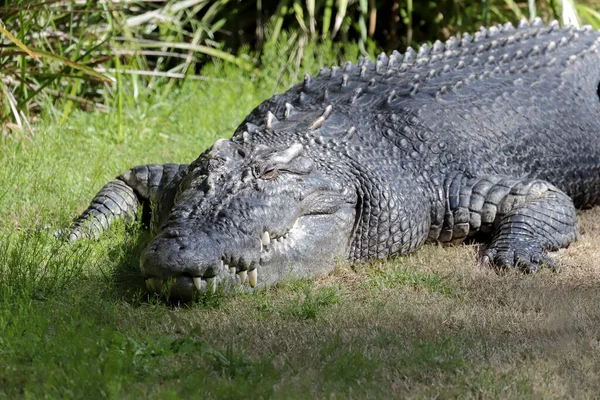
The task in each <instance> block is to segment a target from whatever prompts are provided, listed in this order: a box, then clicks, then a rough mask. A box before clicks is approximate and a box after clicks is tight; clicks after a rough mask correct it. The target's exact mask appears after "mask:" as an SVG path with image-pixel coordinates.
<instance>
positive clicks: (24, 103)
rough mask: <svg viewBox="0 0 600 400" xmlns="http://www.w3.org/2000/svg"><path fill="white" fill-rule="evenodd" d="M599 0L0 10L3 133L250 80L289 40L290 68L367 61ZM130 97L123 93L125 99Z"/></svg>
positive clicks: (60, 5) (205, 1) (158, 0)
mask: <svg viewBox="0 0 600 400" xmlns="http://www.w3.org/2000/svg"><path fill="white" fill-rule="evenodd" d="M598 8H599V6H598V4H597V2H595V1H594V0H581V1H578V2H575V1H574V0H544V1H533V0H528V1H520V2H518V1H515V0H481V1H473V2H467V1H455V0H440V1H421V2H416V1H413V0H402V1H400V0H304V1H303V0H258V1H250V0H245V1H236V2H234V1H230V0H152V1H150V0H137V1H136V0H127V1H116V0H103V1H77V0H47V1H41V0H20V1H16V2H15V1H9V0H5V1H4V5H3V6H2V7H1V8H0V22H1V23H0V40H1V42H0V45H1V46H2V52H1V53H0V65H1V66H0V123H4V124H2V126H3V134H4V135H11V136H16V135H21V134H23V132H29V134H33V131H32V128H31V122H30V121H31V119H32V118H35V116H36V115H38V114H39V113H40V112H41V111H45V112H46V113H48V114H51V115H53V116H54V117H55V118H58V120H59V121H61V122H62V123H65V121H66V120H67V119H68V118H69V116H70V114H71V112H72V110H73V109H74V108H76V107H79V108H83V109H86V110H99V111H107V110H109V109H111V108H116V109H117V112H118V114H117V115H120V113H119V110H122V108H123V101H125V99H127V101H136V100H137V99H138V97H139V94H140V92H141V91H142V90H143V89H144V88H153V89H156V88H160V91H161V92H163V94H164V93H165V92H168V91H169V90H171V89H172V88H173V87H174V85H175V84H176V82H177V81H178V80H181V79H202V77H201V76H198V73H199V71H200V67H201V66H202V65H203V64H205V63H206V62H209V60H220V61H221V62H227V63H232V64H235V65H237V66H238V67H240V68H243V69H246V70H251V69H252V68H254V67H255V66H260V65H259V63H260V61H259V60H260V57H257V55H258V54H259V53H260V52H262V50H263V49H264V47H265V45H274V44H275V43H279V42H281V40H280V39H281V35H282V34H283V33H284V32H287V33H288V35H287V36H286V41H287V45H286V49H285V51H286V52H288V53H289V55H290V56H289V58H290V60H293V61H294V62H293V65H295V66H296V67H297V66H299V65H300V60H301V59H302V58H303V56H304V51H305V49H306V46H307V44H308V43H310V42H312V41H316V40H330V39H333V40H336V41H342V42H345V41H353V42H357V43H358V46H359V49H360V51H361V53H363V55H369V54H373V53H375V52H378V51H381V50H387V51H390V50H392V49H396V48H403V47H405V46H408V45H414V44H415V43H421V42H427V41H433V40H435V39H445V38H447V37H449V36H450V35H453V34H456V33H460V32H465V31H473V30H475V29H477V28H478V27H479V26H480V25H490V24H494V23H501V22H506V21H509V20H510V21H515V20H517V19H520V18H523V17H525V18H530V19H533V18H534V17H537V16H540V17H542V19H544V20H550V19H559V20H561V21H564V22H568V23H574V24H580V23H581V24H583V23H586V24H592V25H593V26H594V27H596V28H598V27H600V12H599V10H598ZM123 91H126V94H124V93H123Z"/></svg>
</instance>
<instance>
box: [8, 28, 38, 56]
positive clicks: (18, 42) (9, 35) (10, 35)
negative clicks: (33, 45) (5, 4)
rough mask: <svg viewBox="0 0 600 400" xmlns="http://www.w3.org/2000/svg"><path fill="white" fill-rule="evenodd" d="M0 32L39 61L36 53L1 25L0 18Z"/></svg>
mask: <svg viewBox="0 0 600 400" xmlns="http://www.w3.org/2000/svg"><path fill="white" fill-rule="evenodd" d="M0 33H2V34H3V35H4V36H6V37H7V38H8V39H9V40H10V41H11V42H13V43H14V44H15V45H17V47H19V48H20V49H21V50H23V51H24V52H25V53H27V54H28V55H29V56H30V57H32V58H34V59H35V60H37V61H40V58H39V56H38V55H37V54H35V53H34V52H33V51H31V50H29V48H28V47H27V46H25V45H24V44H23V42H21V41H20V40H19V39H17V38H16V37H14V36H13V35H12V33H10V32H9V31H7V30H6V28H4V27H3V26H2V20H0Z"/></svg>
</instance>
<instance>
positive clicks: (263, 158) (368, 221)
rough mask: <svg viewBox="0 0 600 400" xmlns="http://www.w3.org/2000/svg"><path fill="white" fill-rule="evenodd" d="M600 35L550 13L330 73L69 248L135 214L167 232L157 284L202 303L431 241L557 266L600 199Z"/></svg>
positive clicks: (111, 201)
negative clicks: (585, 213)
mask: <svg viewBox="0 0 600 400" xmlns="http://www.w3.org/2000/svg"><path fill="white" fill-rule="evenodd" d="M599 46H600V34H599V33H598V32H597V31H594V30H593V29H591V28H590V27H583V28H575V27H572V26H566V27H561V26H560V25H559V23H558V22H556V21H554V22H550V23H549V24H543V23H542V22H541V20H539V19H536V20H534V21H533V22H531V23H528V22H527V21H526V20H522V21H521V22H520V23H519V24H518V26H517V27H514V26H513V25H511V24H510V23H507V24H503V25H497V26H492V27H489V28H487V29H486V28H481V29H480V30H479V31H478V32H476V33H475V34H473V35H469V34H463V35H457V36H453V37H450V38H449V39H448V40H447V41H445V42H444V43H442V42H441V41H436V42H435V43H433V44H432V45H423V46H422V47H420V48H419V49H418V51H415V50H413V49H412V48H410V47H409V48H407V49H406V51H405V52H404V53H403V54H401V53H399V52H397V51H394V52H393V53H391V54H389V55H386V54H385V53H382V54H380V55H379V56H377V57H376V59H375V60H371V59H369V58H364V59H361V60H359V61H358V62H357V63H351V62H346V63H345V64H343V65H340V66H334V67H331V68H326V67H324V68H322V69H321V70H320V71H319V72H318V74H315V75H314V76H311V75H309V74H307V75H305V76H304V80H303V81H302V82H299V83H298V84H297V85H295V86H293V87H292V88H291V89H289V90H288V91H286V92H285V93H282V94H277V95H275V96H273V97H272V98H270V99H268V100H266V101H264V102H263V103H262V104H260V105H258V106H257V107H256V108H255V109H254V110H253V111H252V112H251V113H250V114H249V115H248V116H247V117H246V118H245V120H244V121H243V122H242V123H241V124H240V125H239V127H238V128H237V129H236V130H235V133H234V134H233V136H232V138H231V139H219V140H217V141H216V142H215V143H214V145H213V146H211V147H210V148H208V149H207V150H205V151H204V152H203V153H201V154H200V156H199V157H198V158H197V159H196V160H195V161H193V162H192V163H191V164H166V165H144V166H137V167H134V168H132V169H130V170H128V171H126V172H124V173H122V174H121V175H119V176H118V177H117V178H116V179H115V180H113V181H111V182H109V183H108V184H106V185H105V186H104V187H103V188H102V189H101V190H100V192H99V193H98V194H97V195H96V197H95V198H94V200H93V201H92V203H91V205H90V206H89V208H88V209H87V210H85V211H84V212H83V214H82V215H81V216H80V217H79V218H78V219H77V220H76V221H75V223H74V225H73V226H72V230H71V231H70V236H69V240H71V241H76V240H79V239H81V238H84V237H88V238H94V237H98V236H99V235H100V233H101V232H102V231H104V230H106V229H107V228H108V227H109V225H110V224H111V223H112V222H113V221H115V220H117V219H122V218H130V219H131V218H134V217H135V216H136V215H137V213H140V212H141V213H142V214H143V215H144V217H143V218H142V219H143V220H144V221H146V223H147V224H148V226H149V228H150V230H151V231H152V232H153V233H154V234H155V236H154V238H153V240H152V241H151V242H150V244H149V245H148V247H147V248H146V249H145V250H144V251H143V253H142V255H141V259H140V269H141V273H142V275H143V276H144V278H145V279H146V285H147V287H148V289H149V291H151V292H152V291H155V292H158V291H163V292H166V293H167V294H168V295H170V296H172V297H174V298H180V299H190V298H193V297H194V296H196V294H197V293H200V292H203V291H210V290H215V289H216V288H217V287H220V286H223V287H227V288H232V287H241V288H246V289H247V290H251V288H254V287H264V286H269V285H274V284H276V283H277V282H280V281H281V280H282V279H284V278H286V277H292V278H301V277H308V278H310V277H315V276H319V275H323V274H327V273H329V272H331V271H332V270H333V269H334V268H335V265H336V264H337V263H338V262H340V261H343V262H347V263H350V264H353V263H361V262H367V261H369V260H373V259H387V258H389V257H391V256H395V255H403V254H407V253H410V252H413V251H415V250H417V249H418V248H419V247H421V246H422V245H423V244H424V243H425V242H439V243H447V244H458V243H461V242H463V241H465V240H469V241H470V240H477V241H481V242H483V243H486V247H485V248H484V249H483V251H482V254H481V261H482V262H484V263H487V264H490V265H492V266H494V267H496V268H498V269H517V270H522V271H525V272H534V271H536V270H537V269H539V268H540V267H543V266H546V267H550V268H556V267H558V266H560V260H558V259H557V257H554V256H553V255H551V254H549V252H550V251H555V250H558V249H560V248H563V247H566V246H568V245H569V244H570V243H572V242H574V241H575V240H577V238H578V237H579V233H578V226H577V217H576V208H586V207H591V206H593V205H595V204H597V203H599V200H600V140H599V136H598V135H599V133H600V100H599V96H600V86H599V82H600V56H599V54H598V47H599Z"/></svg>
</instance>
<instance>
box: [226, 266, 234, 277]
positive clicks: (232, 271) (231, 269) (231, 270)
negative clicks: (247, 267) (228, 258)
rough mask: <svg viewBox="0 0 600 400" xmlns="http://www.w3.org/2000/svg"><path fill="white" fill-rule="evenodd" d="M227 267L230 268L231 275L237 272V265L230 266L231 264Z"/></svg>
mask: <svg viewBox="0 0 600 400" xmlns="http://www.w3.org/2000/svg"><path fill="white" fill-rule="evenodd" d="M227 268H229V273H230V274H231V275H233V274H235V267H230V266H227Z"/></svg>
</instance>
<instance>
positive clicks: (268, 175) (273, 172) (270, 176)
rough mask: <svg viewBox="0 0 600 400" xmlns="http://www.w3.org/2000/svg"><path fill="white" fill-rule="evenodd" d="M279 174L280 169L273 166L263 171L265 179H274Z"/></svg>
mask: <svg viewBox="0 0 600 400" xmlns="http://www.w3.org/2000/svg"><path fill="white" fill-rule="evenodd" d="M277 175H279V171H277V169H275V168H271V169H268V170H266V171H265V172H264V173H263V179H266V180H268V181H272V180H273V179H275V178H277Z"/></svg>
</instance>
